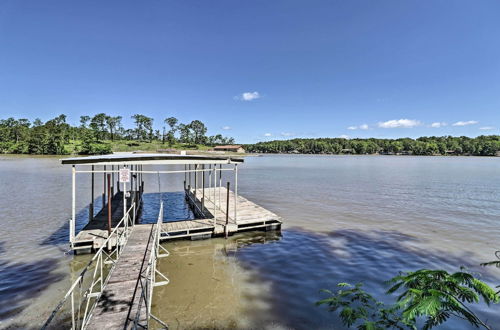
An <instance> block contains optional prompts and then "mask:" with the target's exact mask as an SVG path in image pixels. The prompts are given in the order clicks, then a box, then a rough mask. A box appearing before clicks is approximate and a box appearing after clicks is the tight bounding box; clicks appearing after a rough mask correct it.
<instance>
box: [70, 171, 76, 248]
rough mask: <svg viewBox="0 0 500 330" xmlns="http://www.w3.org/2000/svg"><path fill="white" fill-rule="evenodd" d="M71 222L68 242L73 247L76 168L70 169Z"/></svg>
mask: <svg viewBox="0 0 500 330" xmlns="http://www.w3.org/2000/svg"><path fill="white" fill-rule="evenodd" d="M71 183H72V186H71V220H70V224H69V241H70V243H71V245H73V241H74V240H75V221H76V167H75V165H73V167H72V169H71Z"/></svg>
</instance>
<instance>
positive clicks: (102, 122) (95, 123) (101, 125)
mask: <svg viewBox="0 0 500 330" xmlns="http://www.w3.org/2000/svg"><path fill="white" fill-rule="evenodd" d="M107 117H108V116H107V115H106V114H105V113H98V114H96V115H95V116H94V117H92V119H91V120H90V125H89V126H90V129H92V131H93V132H94V137H95V139H96V140H97V141H103V140H105V139H106V134H107V129H106V128H107V123H106V119H107Z"/></svg>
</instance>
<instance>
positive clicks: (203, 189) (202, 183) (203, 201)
mask: <svg viewBox="0 0 500 330" xmlns="http://www.w3.org/2000/svg"><path fill="white" fill-rule="evenodd" d="M201 170H202V171H203V172H201V212H202V213H203V217H205V165H201Z"/></svg>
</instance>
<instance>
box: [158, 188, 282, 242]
mask: <svg viewBox="0 0 500 330" xmlns="http://www.w3.org/2000/svg"><path fill="white" fill-rule="evenodd" d="M204 190H205V191H204V192H203V190H202V189H197V190H195V189H189V190H186V200H187V201H188V203H189V204H190V205H191V207H192V208H193V211H194V212H195V214H197V215H198V216H201V217H203V218H202V219H195V220H183V221H171V222H164V223H163V235H162V237H161V238H162V240H169V239H174V238H182V237H190V238H192V239H196V238H208V237H213V236H223V235H224V234H225V229H226V210H227V200H228V198H227V193H228V192H227V189H226V188H224V187H220V188H219V187H218V188H205V189H204ZM202 200H203V202H202ZM235 203H237V214H236V220H235V218H234V206H235ZM254 229H263V230H279V229H281V219H280V217H279V216H277V215H276V214H274V213H273V212H271V211H269V210H266V209H265V208H263V207H261V206H259V205H257V204H255V203H253V202H251V201H249V200H248V199H246V198H244V197H242V196H240V195H238V197H237V198H236V199H235V195H234V192H233V191H229V214H228V216H227V230H228V233H229V234H233V233H236V232H240V231H246V230H254Z"/></svg>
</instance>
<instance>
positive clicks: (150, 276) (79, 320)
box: [42, 199, 169, 330]
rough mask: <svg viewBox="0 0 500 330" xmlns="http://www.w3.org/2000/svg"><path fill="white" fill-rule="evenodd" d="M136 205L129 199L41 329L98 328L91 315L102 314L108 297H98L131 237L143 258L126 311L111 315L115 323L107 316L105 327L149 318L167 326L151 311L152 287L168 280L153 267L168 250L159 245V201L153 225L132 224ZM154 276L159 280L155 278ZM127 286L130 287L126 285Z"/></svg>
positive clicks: (137, 325) (145, 322)
mask: <svg viewBox="0 0 500 330" xmlns="http://www.w3.org/2000/svg"><path fill="white" fill-rule="evenodd" d="M160 200H161V199H160ZM136 207H137V205H136V203H135V202H134V203H132V205H131V206H130V208H129V209H128V210H127V211H126V213H125V214H124V216H123V218H122V219H121V220H120V221H119V223H118V225H117V226H116V227H115V228H114V229H113V231H112V232H111V233H110V234H109V235H108V238H107V239H106V240H105V242H104V244H103V246H102V247H101V248H100V249H99V250H98V251H97V252H96V254H95V255H94V256H93V258H92V259H91V260H90V261H89V263H88V264H87V265H86V266H85V268H84V269H83V270H82V271H81V273H80V275H79V276H78V277H77V278H76V280H74V281H73V283H72V285H71V287H70V288H69V290H68V291H67V293H66V294H65V295H64V297H63V299H62V300H61V301H60V302H59V304H58V305H57V307H56V308H55V309H54V311H53V312H52V313H51V315H50V316H49V318H48V319H47V321H46V322H45V323H44V325H43V326H42V329H53V328H54V329H55V328H62V327H64V328H71V329H74V330H76V329H93V328H101V325H99V324H98V321H96V320H95V319H94V320H93V316H94V315H97V314H101V316H102V315H103V314H106V313H107V312H108V310H109V301H108V302H106V301H104V303H103V301H102V300H105V298H106V297H105V296H106V290H107V289H109V286H111V285H108V283H109V282H110V280H111V279H112V278H113V277H114V276H119V275H120V274H119V271H118V270H117V269H118V268H120V266H119V264H120V261H122V259H123V258H124V257H126V256H125V255H126V254H127V243H128V242H129V240H130V239H131V237H132V240H134V239H135V240H136V241H137V242H139V241H143V242H144V254H143V258H144V260H143V261H142V263H141V266H140V270H139V272H138V273H137V274H136V275H135V278H136V279H137V281H136V282H135V285H136V289H135V290H134V293H133V294H132V297H131V299H130V302H126V303H125V305H127V306H130V309H129V311H128V312H127V313H125V314H126V317H125V319H122V320H120V319H116V316H115V317H114V318H113V319H116V321H115V322H116V326H113V325H111V326H110V323H109V318H108V322H107V323H106V328H108V329H109V328H126V329H148V328H149V327H150V326H151V324H152V322H155V323H156V325H157V326H158V327H160V328H168V326H167V324H165V323H164V322H163V321H161V320H160V319H159V318H158V317H156V316H155V315H153V314H152V313H151V304H152V298H153V288H154V287H156V286H160V285H166V284H168V283H169V280H168V278H167V277H166V276H165V275H163V274H162V273H161V272H159V271H158V269H157V260H158V258H161V257H166V256H168V255H169V252H168V251H167V250H166V249H165V248H164V247H162V246H161V245H160V238H161V236H162V232H161V231H162V224H163V202H162V201H161V202H160V210H159V214H158V219H157V222H156V223H155V224H153V225H135V224H134V223H133V216H132V215H133V214H135V210H136ZM144 233H146V235H144ZM141 235H142V236H141ZM134 236H135V238H134ZM137 247H140V244H138V245H136V246H134V248H137ZM130 248H131V247H130V246H129V247H128V249H129V250H130ZM124 251H125V254H124ZM137 255H139V254H137V253H133V254H131V256H132V257H134V256H137ZM146 260H147V264H146ZM124 262H125V261H124ZM158 278H159V280H157V279H158ZM111 282H113V280H111ZM130 282H131V281H127V282H124V283H130ZM127 289H129V291H130V288H127ZM104 316H105V315H104ZM96 318H97V317H96Z"/></svg>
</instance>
